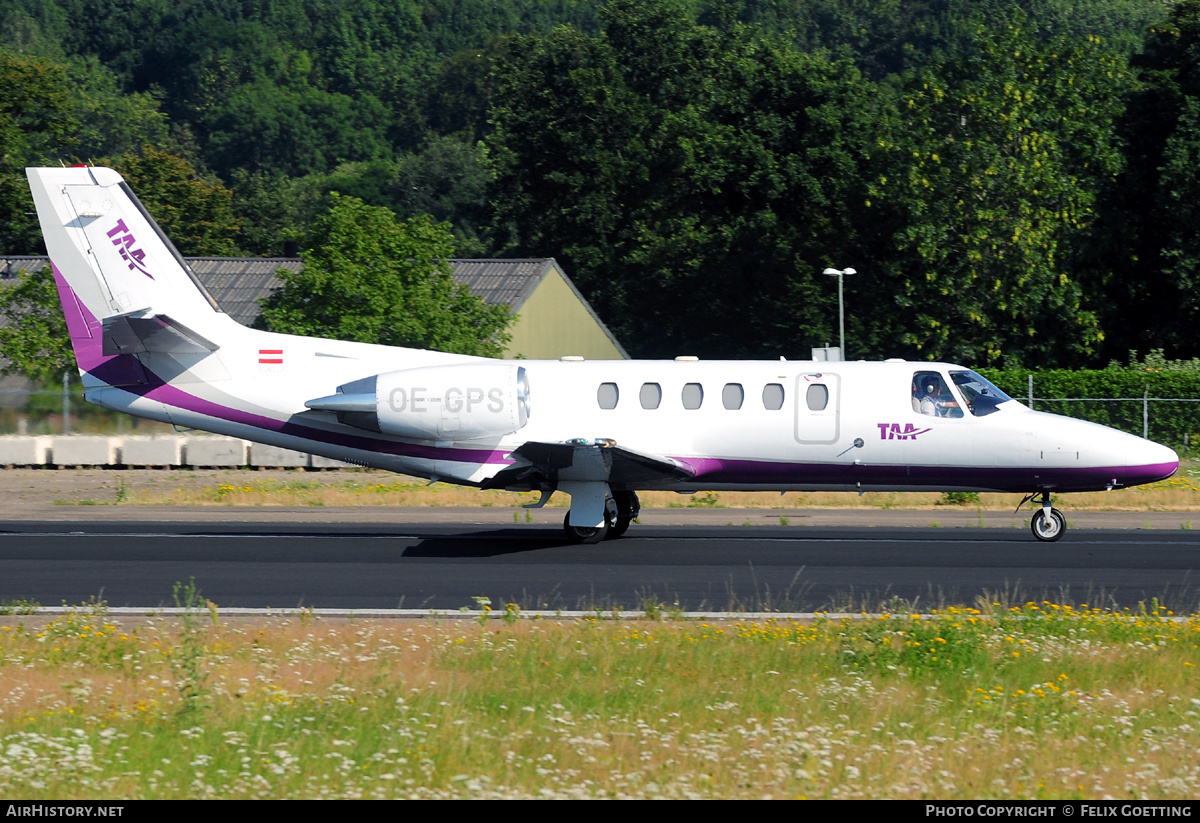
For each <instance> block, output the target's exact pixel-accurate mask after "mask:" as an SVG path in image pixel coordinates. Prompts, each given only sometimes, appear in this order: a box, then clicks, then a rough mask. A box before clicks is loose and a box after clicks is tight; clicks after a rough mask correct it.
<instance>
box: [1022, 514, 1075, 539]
mask: <svg viewBox="0 0 1200 823" xmlns="http://www.w3.org/2000/svg"><path fill="white" fill-rule="evenodd" d="M1029 527H1030V529H1031V530H1032V531H1033V536H1034V537H1036V538H1037V539H1038V540H1041V541H1042V542H1043V543H1053V542H1054V541H1056V540H1058V539H1059V538H1060V537H1062V536H1063V533H1064V532H1065V531H1066V530H1067V518H1065V517H1063V513H1062V512H1060V511H1059V510H1058V509H1051V510H1050V516H1049V517H1046V512H1045V511H1044V510H1041V511H1038V512H1037V513H1036V514H1034V516H1033V520H1031V521H1030V523H1029Z"/></svg>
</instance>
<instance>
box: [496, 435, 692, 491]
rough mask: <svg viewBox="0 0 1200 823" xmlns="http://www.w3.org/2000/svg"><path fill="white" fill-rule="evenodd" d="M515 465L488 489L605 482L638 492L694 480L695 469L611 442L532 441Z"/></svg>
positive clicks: (516, 455)
mask: <svg viewBox="0 0 1200 823" xmlns="http://www.w3.org/2000/svg"><path fill="white" fill-rule="evenodd" d="M512 456H513V459H514V460H515V461H516V462H515V465H513V466H510V467H509V468H507V469H504V470H502V471H500V472H499V473H497V474H496V475H495V476H494V477H492V478H491V479H490V480H489V481H487V482H486V483H485V484H484V485H483V487H484V488H489V489H495V488H508V487H512V486H529V488H554V487H556V486H557V485H558V483H559V481H582V482H589V481H594V482H606V483H608V484H609V486H611V487H613V488H617V489H639V488H647V487H652V486H657V485H660V484H662V483H664V482H669V481H686V480H690V479H692V478H693V477H695V475H696V472H695V470H694V469H693V468H692V467H691V466H688V465H686V464H684V463H681V462H679V461H678V460H672V459H671V458H669V457H664V456H662V455H657V454H650V453H648V452H641V451H636V450H634V449H630V448H626V447H624V446H618V445H615V444H611V441H610V442H608V443H603V442H602V443H599V444H597V443H541V442H536V441H530V442H528V443H525V444H523V445H521V446H519V447H517V448H516V449H514V450H513V452H512Z"/></svg>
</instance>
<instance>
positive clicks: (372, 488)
mask: <svg viewBox="0 0 1200 823" xmlns="http://www.w3.org/2000/svg"><path fill="white" fill-rule="evenodd" d="M35 474H41V473H35ZM104 474H105V475H106V484H105V485H106V489H105V492H104V493H103V494H102V495H91V496H87V497H84V498H82V499H78V498H73V499H68V498H63V499H61V500H59V501H58V502H60V503H62V504H64V505H79V504H84V505H140V506H147V505H149V506H158V505H162V506H484V507H507V508H516V507H519V506H521V505H523V504H526V503H532V502H534V501H536V500H537V498H538V495H537V494H534V493H517V492H505V491H480V490H478V489H474V488H468V487H462V486H453V485H449V484H446V483H433V484H432V485H431V484H429V483H427V482H426V481H423V480H416V479H414V478H409V477H402V476H398V475H395V474H391V473H388V472H382V471H370V470H344V471H336V472H275V473H272V475H271V476H263V475H261V474H260V473H258V472H253V471H217V472H214V471H205V472H192V471H172V472H139V473H130V475H131V477H136V478H137V479H130V480H126V479H125V475H126V473H125V472H120V471H113V472H104ZM30 482H31V483H33V482H36V478H34V479H31V480H30ZM639 497H640V499H641V502H642V506H643V507H644V508H661V509H667V508H761V509H806V508H846V509H927V510H939V509H943V510H944V509H946V508H966V509H968V510H971V511H974V510H979V511H1008V512H1011V511H1012V510H1013V509H1015V508H1016V505H1017V503H1018V502H1019V501H1020V500H1021V497H1022V495H1019V494H986V493H985V494H977V495H972V494H957V495H944V494H936V493H921V492H888V493H883V492H868V493H866V494H863V495H861V496H860V495H858V494H855V493H853V492H789V493H787V494H785V495H780V494H779V493H777V492H714V491H701V492H698V493H695V494H687V495H681V494H676V493H674V492H641V493H639ZM569 500H570V498H569V497H568V496H567V495H565V494H556V495H554V497H553V498H552V499H551V502H550V504H549V505H551V506H558V507H564V508H565V507H566V506H567V505H568V502H569ZM1066 505H1067V506H1068V507H1069V509H1070V511H1072V512H1075V511H1185V512H1186V511H1200V465H1198V464H1197V463H1196V462H1195V461H1189V462H1187V463H1185V464H1184V465H1183V466H1182V467H1181V468H1180V471H1179V472H1178V473H1177V475H1176V476H1175V477H1172V478H1170V479H1169V480H1163V481H1161V482H1158V483H1152V484H1150V485H1147V486H1139V487H1136V488H1132V489H1117V490H1114V491H1111V492H1089V493H1085V494H1072V495H1069V496H1068V497H1067V498H1066Z"/></svg>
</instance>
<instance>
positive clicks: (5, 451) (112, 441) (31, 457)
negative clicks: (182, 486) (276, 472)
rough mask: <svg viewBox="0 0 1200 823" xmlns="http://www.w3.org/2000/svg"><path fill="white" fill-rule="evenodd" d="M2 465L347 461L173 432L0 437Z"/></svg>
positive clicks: (318, 465)
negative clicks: (163, 433) (161, 433)
mask: <svg viewBox="0 0 1200 823" xmlns="http://www.w3.org/2000/svg"><path fill="white" fill-rule="evenodd" d="M6 466H9V467H11V466H51V467H67V466H104V467H109V468H115V467H118V466H129V467H131V468H140V467H157V466H162V467H170V468H177V467H180V466H188V467H192V468H198V469H199V468H241V467H243V466H252V467H254V468H261V469H352V468H357V467H356V466H355V465H354V464H352V463H346V462H344V461H341V460H334V459H332V458H329V457H321V456H320V455H316V454H306V453H304V452H297V451H292V450H291V449H281V448H279V447H277V446H264V445H260V444H257V443H254V444H252V443H250V442H249V441H247V440H241V439H239V438H236V437H217V436H212V437H206V436H199V437H196V436H191V437H184V436H175V435H154V436H149V435H124V436H120V435H118V436H113V437H106V436H99V435H81V434H72V435H59V436H53V435H31V436H25V435H7V436H0V468H4V467H6Z"/></svg>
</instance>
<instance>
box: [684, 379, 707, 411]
mask: <svg viewBox="0 0 1200 823" xmlns="http://www.w3.org/2000/svg"><path fill="white" fill-rule="evenodd" d="M703 402H704V387H703V386H701V385H700V384H699V383H687V384H686V385H684V387H683V407H684V408H685V409H698V408H700V404H701V403H703Z"/></svg>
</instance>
